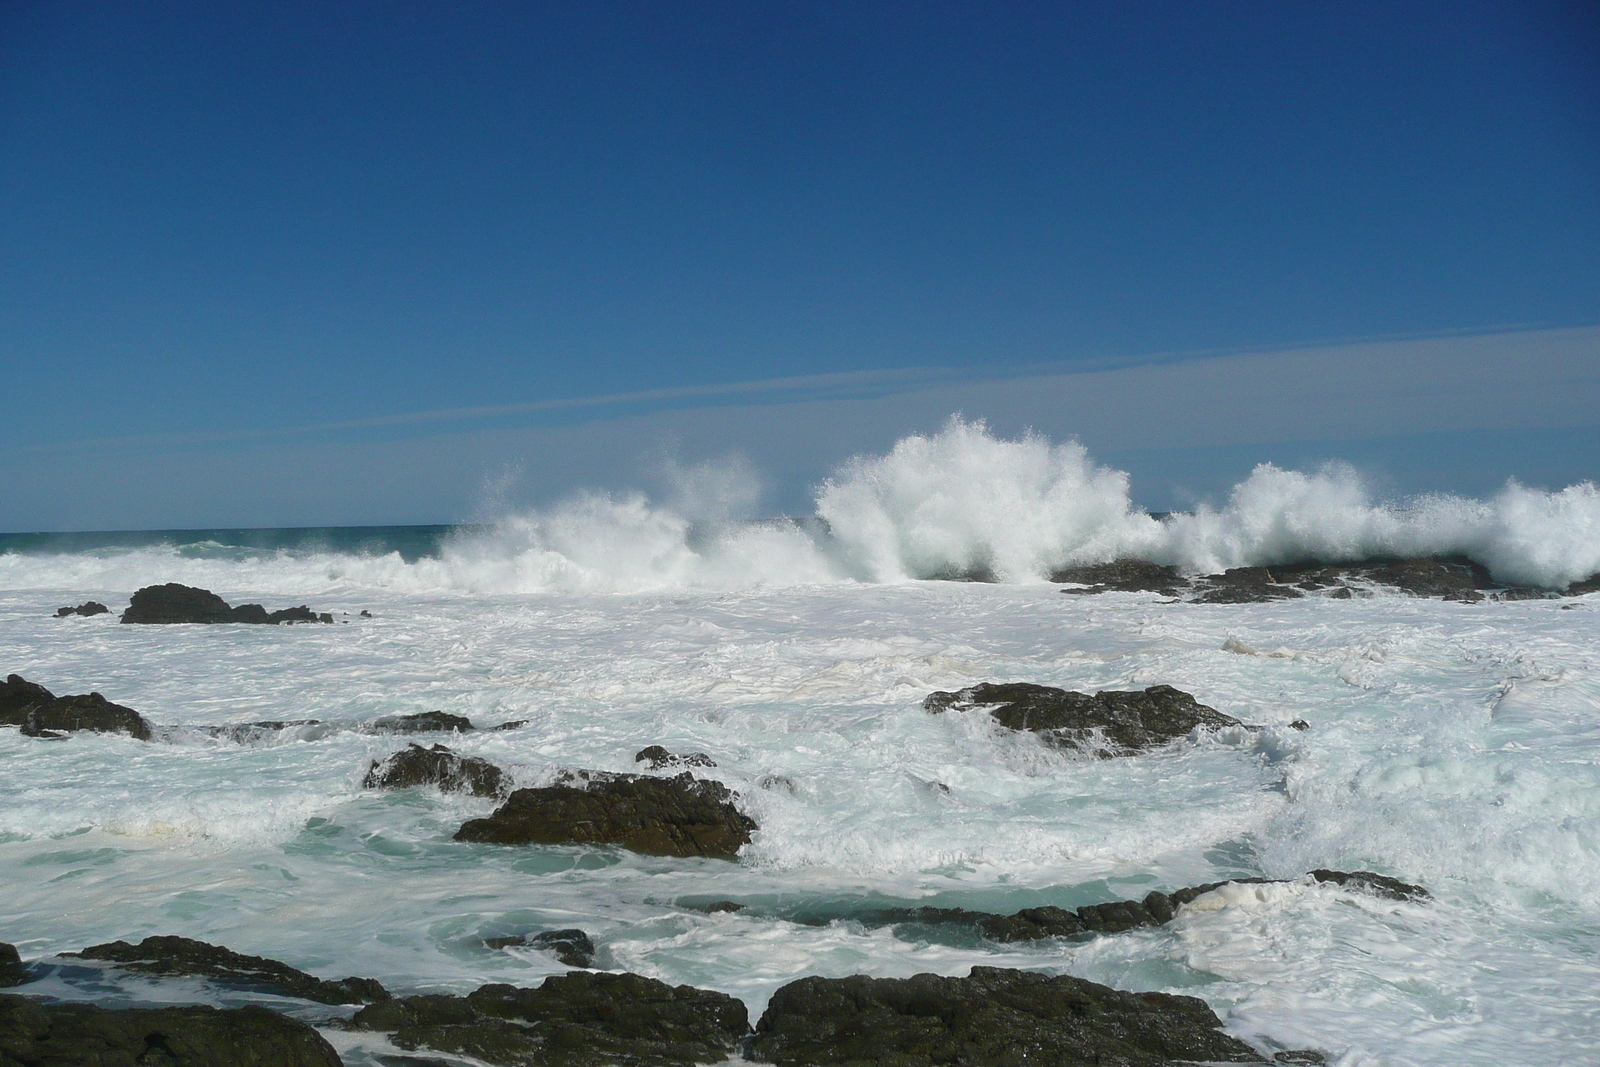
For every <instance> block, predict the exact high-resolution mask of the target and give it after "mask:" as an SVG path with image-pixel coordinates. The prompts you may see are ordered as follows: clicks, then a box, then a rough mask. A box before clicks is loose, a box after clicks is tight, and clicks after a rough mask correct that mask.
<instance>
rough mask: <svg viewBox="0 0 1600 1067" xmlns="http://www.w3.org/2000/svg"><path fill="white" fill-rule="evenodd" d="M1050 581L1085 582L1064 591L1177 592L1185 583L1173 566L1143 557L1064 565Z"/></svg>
mask: <svg viewBox="0 0 1600 1067" xmlns="http://www.w3.org/2000/svg"><path fill="white" fill-rule="evenodd" d="M1050 580H1051V581H1052V582H1063V583H1071V584H1074V585H1083V586H1087V587H1088V588H1086V589H1063V590H1062V592H1063V593H1160V594H1161V595H1162V596H1177V595H1178V591H1179V590H1180V589H1182V588H1183V587H1184V586H1185V585H1187V584H1188V583H1187V582H1186V581H1185V580H1184V578H1183V576H1182V575H1180V574H1179V573H1178V568H1176V567H1163V566H1162V565H1161V564H1159V563H1148V562H1146V561H1145V560H1142V559H1119V560H1116V561H1115V562H1112V563H1093V564H1090V565H1089V566H1086V567H1065V568H1063V569H1061V570H1058V571H1056V572H1054V573H1053V574H1051V575H1050Z"/></svg>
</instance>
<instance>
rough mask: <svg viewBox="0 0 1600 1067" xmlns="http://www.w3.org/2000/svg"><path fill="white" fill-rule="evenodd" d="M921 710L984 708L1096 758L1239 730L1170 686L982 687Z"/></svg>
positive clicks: (937, 698)
mask: <svg viewBox="0 0 1600 1067" xmlns="http://www.w3.org/2000/svg"><path fill="white" fill-rule="evenodd" d="M922 706H923V707H924V708H925V709H927V710H928V711H931V712H934V713H935V714H937V713H939V712H943V711H950V710H956V711H964V710H966V709H968V708H976V707H985V708H988V709H989V714H990V716H991V717H993V719H994V720H995V721H996V722H998V723H999V724H1000V725H1002V726H1005V727H1007V728H1009V729H1012V730H1028V731H1031V732H1033V733H1036V734H1039V735H1040V736H1041V737H1043V738H1044V739H1045V740H1047V741H1049V742H1051V743H1053V744H1058V745H1073V746H1098V745H1104V746H1105V747H1104V748H1102V749H1101V750H1100V751H1101V752H1102V754H1105V755H1114V756H1115V755H1126V754H1129V753H1133V752H1139V751H1142V750H1144V749H1149V748H1154V747H1156V746H1158V745H1164V744H1167V743H1168V742H1170V741H1176V740H1177V739H1179V738H1181V737H1187V736H1188V735H1189V733H1190V732H1191V731H1193V730H1194V729H1196V728H1201V727H1203V728H1210V729H1216V728H1219V727H1224V726H1242V725H1243V724H1242V723H1241V722H1240V721H1239V720H1238V719H1235V718H1234V717H1233V716H1231V715H1224V714H1223V713H1222V712H1220V711H1218V710H1216V709H1215V708H1211V707H1207V706H1206V705H1204V704H1201V703H1200V702H1198V701H1197V700H1195V698H1194V697H1192V696H1190V695H1189V694H1188V693H1185V692H1183V691H1182V690H1179V689H1174V688H1173V687H1172V686H1170V685H1153V686H1151V687H1150V688H1148V689H1145V690H1102V691H1101V692H1099V693H1096V694H1095V695H1093V696H1090V695H1088V694H1087V693H1079V692H1075V691H1071V690H1066V689H1056V688H1054V687H1052V686H1047V685H1034V684H1032V683H1029V682H1010V683H1003V684H996V683H993V682H984V683H982V684H980V685H975V686H970V687H968V688H966V689H961V690H957V691H955V692H935V693H930V694H928V696H927V697H926V698H925V699H924V700H923V702H922Z"/></svg>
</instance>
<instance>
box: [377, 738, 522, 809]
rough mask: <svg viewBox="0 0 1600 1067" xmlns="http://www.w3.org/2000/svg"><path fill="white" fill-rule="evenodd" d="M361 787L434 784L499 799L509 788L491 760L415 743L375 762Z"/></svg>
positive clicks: (410, 786)
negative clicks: (424, 746)
mask: <svg viewBox="0 0 1600 1067" xmlns="http://www.w3.org/2000/svg"><path fill="white" fill-rule="evenodd" d="M361 785H362V786H363V787H364V788H366V789H412V788H415V787H416V786H421V785H432V786H437V787H438V788H440V789H442V790H444V791H445V792H447V793H471V794H472V795H473V796H478V797H497V796H500V795H502V794H503V793H504V792H505V790H506V787H507V786H508V785H510V782H509V780H508V779H507V778H506V774H505V772H504V771H502V770H501V769H500V768H499V767H496V766H495V765H494V764H492V763H490V762H489V761H488V760H484V759H479V758H477V757H476V756H462V755H459V754H457V753H455V752H452V751H450V750H449V749H448V748H446V747H444V746H443V745H434V746H433V747H432V748H423V747H422V746H421V745H417V744H412V745H408V746H407V747H406V748H404V749H402V750H401V751H399V752H396V753H395V754H394V755H392V756H390V757H388V758H387V759H384V760H373V761H372V766H370V767H368V768H367V776H366V777H365V778H364V779H362V781H361Z"/></svg>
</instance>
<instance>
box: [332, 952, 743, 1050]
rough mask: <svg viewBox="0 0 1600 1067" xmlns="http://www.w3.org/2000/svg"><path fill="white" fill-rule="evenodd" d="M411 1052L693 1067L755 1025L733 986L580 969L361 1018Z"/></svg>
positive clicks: (403, 1003)
mask: <svg viewBox="0 0 1600 1067" xmlns="http://www.w3.org/2000/svg"><path fill="white" fill-rule="evenodd" d="M352 1021H353V1023H354V1025H355V1026H356V1027H358V1028H361V1029H365V1030H378V1031H383V1032H386V1033H389V1034H390V1035H391V1036H390V1038H389V1040H390V1041H392V1042H393V1043H394V1044H396V1045H398V1046H399V1047H400V1048H403V1049H407V1050H413V1051H414V1050H420V1049H429V1050H432V1051H435V1052H444V1053H452V1054H455V1055H461V1056H472V1057H474V1058H476V1059H479V1060H482V1061H484V1062H486V1063H491V1064H506V1065H517V1067H611V1065H614V1064H626V1065H628V1067H690V1065H691V1064H696V1063H721V1062H722V1061H724V1060H726V1059H727V1058H728V1057H729V1056H731V1055H732V1054H733V1053H734V1052H735V1051H736V1050H737V1048H738V1046H739V1043H740V1042H741V1041H742V1040H743V1039H744V1038H745V1036H746V1035H747V1034H748V1033H749V1032H750V1018H749V1014H748V1013H747V1012H746V1010H745V1006H744V1004H743V1003H742V1002H741V1001H739V1000H736V999H735V998H733V997H730V996H728V995H727V994H725V993H716V992H712V991H709V990H704V989H695V988H693V987H692V986H686V985H681V986H676V987H674V986H669V985H667V984H666V983H665V982H658V981H656V980H655V979H653V978H644V977H642V976H640V975H637V974H605V973H588V972H582V971H573V972H569V973H567V974H564V975H552V976H551V977H549V978H547V979H545V981H544V984H543V985H541V986H539V987H538V988H537V989H520V988H517V987H515V986H509V985H486V986H480V987H479V988H478V989H476V990H474V991H473V992H472V993H469V994H468V995H467V996H465V997H454V996H444V995H430V996H419V997H402V998H398V999H396V1000H391V1001H389V1002H388V1003H386V1004H377V1005H373V1006H371V1007H367V1008H363V1009H361V1010H360V1011H359V1012H357V1013H356V1015H355V1018H354V1019H353V1020H352Z"/></svg>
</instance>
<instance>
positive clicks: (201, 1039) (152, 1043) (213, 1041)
mask: <svg viewBox="0 0 1600 1067" xmlns="http://www.w3.org/2000/svg"><path fill="white" fill-rule="evenodd" d="M0 1063H4V1064H6V1065H7V1067H11V1065H17V1067H21V1065H26V1067H80V1065H89V1064H104V1065H106V1067H120V1065H123V1064H127V1065H129V1067H132V1065H135V1064H139V1065H149V1067H156V1065H171V1067H340V1064H341V1061H340V1059H339V1054H338V1053H337V1052H335V1051H334V1049H333V1046H332V1045H330V1044H328V1042H327V1040H326V1039H325V1038H324V1037H323V1036H322V1035H321V1034H319V1033H317V1032H316V1031H315V1030H314V1029H312V1028H311V1027H310V1026H308V1025H306V1024H305V1023H303V1022H300V1021H299V1020H298V1019H291V1018H289V1017H288V1016H286V1015H279V1014H278V1013H277V1012H272V1011H268V1010H267V1009H265V1008H259V1007H255V1006H253V1005H252V1006H250V1007H244V1008H231V1009H226V1010H224V1009H219V1008H211V1007H203V1006H193V1007H183V1008H120V1009H107V1008H100V1007H96V1006H95V1005H93V1004H41V1003H39V1002H38V1001H35V1000H29V999H28V998H26V997H20V996H17V995H16V994H14V993H13V994H0Z"/></svg>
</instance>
